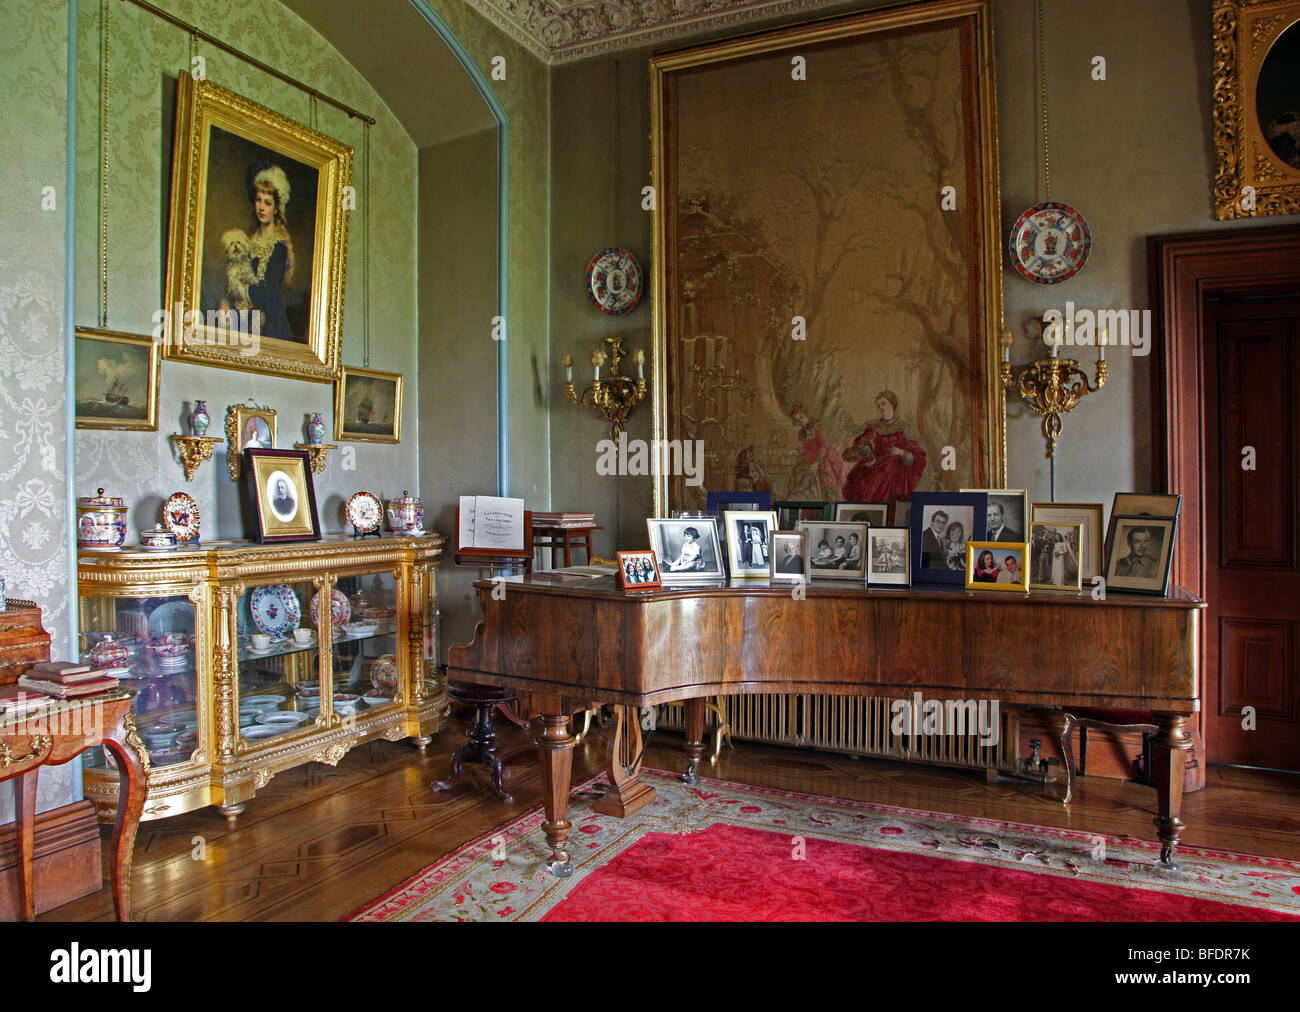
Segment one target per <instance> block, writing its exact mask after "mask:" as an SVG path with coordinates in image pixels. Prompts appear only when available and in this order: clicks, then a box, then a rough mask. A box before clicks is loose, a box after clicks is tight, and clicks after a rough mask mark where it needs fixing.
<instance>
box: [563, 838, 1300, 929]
mask: <svg viewBox="0 0 1300 1012" xmlns="http://www.w3.org/2000/svg"><path fill="white" fill-rule="evenodd" d="M805 847H806V858H805V860H794V859H793V858H792V857H791V851H792V846H791V838H790V837H789V836H788V835H787V834H783V833H773V832H768V831H764V830H759V829H747V828H744V827H740V826H727V825H716V826H710V827H709V828H708V829H706V830H705V831H704V832H702V833H695V834H692V835H690V836H669V835H667V834H664V833H651V834H649V835H647V836H644V837H642V838H641V839H640V840H638V841H637V842H636V843H634V844H633V845H632V846H631V847H629V848H628V849H627V850H625V851H623V853H621V854H619V855H618V857H616V858H614V859H613V860H612V861H610V862H609V863H608V864H606V865H605V866H604V867H602V868H600V869H598V870H597V871H595V872H593V873H592V874H591V875H589V876H587V878H586V879H585V880H584V881H583V882H581V883H580V884H579V885H577V886H576V887H574V888H573V889H572V890H571V891H570V892H569V894H568V896H567V897H566V898H565V899H564V900H563V901H561V902H560V904H559V905H558V906H556V907H555V908H554V909H552V910H551V912H550V913H548V914H546V916H544V917H543V918H541V919H542V920H543V921H1096V920H1106V921H1258V920H1263V921H1294V920H1296V918H1295V917H1292V916H1289V915H1287V914H1282V913H1274V912H1272V911H1268V910H1259V909H1257V908H1254V907H1243V906H1237V905H1234V904H1231V903H1221V902H1216V901H1214V900H1204V899H1198V898H1195V897H1191V896H1180V895H1173V894H1169V893H1161V892H1156V891H1155V890H1151V889H1133V888H1130V887H1126V886H1116V885H1110V884H1108V883H1102V882H1072V883H1071V884H1070V886H1069V888H1068V889H1063V888H1062V886H1061V881H1060V880H1059V879H1057V878H1054V877H1053V876H1050V875H1042V874H1038V873H1035V872H1028V871H1016V870H1013V869H1009V868H992V867H987V866H981V865H971V864H969V863H966V862H961V861H952V860H949V859H946V858H940V857H931V856H929V855H928V854H904V853H897V852H893V851H888V850H873V849H869V848H867V847H863V846H861V845H855V844H846V843H836V842H833V841H825V840H814V839H809V840H806V842H805Z"/></svg>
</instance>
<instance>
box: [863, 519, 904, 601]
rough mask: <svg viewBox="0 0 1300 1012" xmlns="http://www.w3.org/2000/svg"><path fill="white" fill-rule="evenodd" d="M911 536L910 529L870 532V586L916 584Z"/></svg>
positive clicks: (868, 559) (888, 528)
mask: <svg viewBox="0 0 1300 1012" xmlns="http://www.w3.org/2000/svg"><path fill="white" fill-rule="evenodd" d="M911 534H912V532H911V531H909V530H908V529H907V528H906V527H898V526H895V527H871V528H869V529H868V530H867V584H868V586H872V587H907V586H910V585H911V583H912V553H911V550H910V545H911Z"/></svg>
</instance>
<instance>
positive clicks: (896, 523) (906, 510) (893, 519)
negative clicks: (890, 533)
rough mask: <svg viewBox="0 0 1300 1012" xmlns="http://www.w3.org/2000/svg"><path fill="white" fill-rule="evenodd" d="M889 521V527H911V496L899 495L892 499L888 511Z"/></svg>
mask: <svg viewBox="0 0 1300 1012" xmlns="http://www.w3.org/2000/svg"><path fill="white" fill-rule="evenodd" d="M889 523H890V526H891V527H909V528H910V527H911V526H912V497H911V496H910V495H900V496H899V497H898V498H897V499H895V500H894V505H893V508H892V509H891V510H890V511H889Z"/></svg>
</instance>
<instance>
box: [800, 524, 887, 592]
mask: <svg viewBox="0 0 1300 1012" xmlns="http://www.w3.org/2000/svg"><path fill="white" fill-rule="evenodd" d="M799 529H800V530H801V531H806V532H807V534H808V571H809V573H810V575H811V576H812V577H813V578H814V579H822V580H862V579H865V578H866V575H867V561H866V547H867V531H868V530H869V529H870V528H868V527H867V525H866V524H861V523H858V524H853V523H847V522H844V523H838V522H827V523H817V522H815V521H807V520H804V521H801V522H800V524H799Z"/></svg>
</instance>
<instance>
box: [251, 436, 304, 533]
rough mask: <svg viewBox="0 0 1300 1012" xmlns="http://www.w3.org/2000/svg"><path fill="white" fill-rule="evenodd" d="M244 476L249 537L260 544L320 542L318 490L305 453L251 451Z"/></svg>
mask: <svg viewBox="0 0 1300 1012" xmlns="http://www.w3.org/2000/svg"><path fill="white" fill-rule="evenodd" d="M243 474H244V483H245V484H244V487H245V490H246V496H245V502H246V504H247V506H248V508H249V510H250V512H249V513H248V514H247V517H248V520H247V523H248V526H249V528H250V530H249V534H250V535H251V536H252V537H255V538H256V540H257V542H258V543H259V544H273V543H278V542H289V541H319V540H320V517H319V515H318V514H317V512H316V487H315V485H314V484H313V482H312V477H311V465H310V463H309V462H308V459H307V454H306V453H304V452H303V451H302V450H274V449H265V450H264V449H257V448H254V447H248V448H246V449H245V450H244V456H243Z"/></svg>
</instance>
